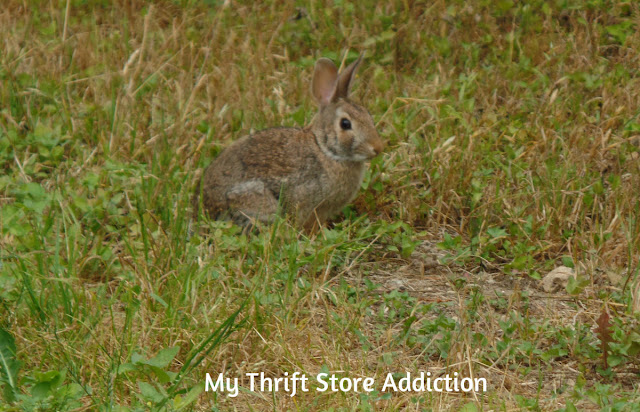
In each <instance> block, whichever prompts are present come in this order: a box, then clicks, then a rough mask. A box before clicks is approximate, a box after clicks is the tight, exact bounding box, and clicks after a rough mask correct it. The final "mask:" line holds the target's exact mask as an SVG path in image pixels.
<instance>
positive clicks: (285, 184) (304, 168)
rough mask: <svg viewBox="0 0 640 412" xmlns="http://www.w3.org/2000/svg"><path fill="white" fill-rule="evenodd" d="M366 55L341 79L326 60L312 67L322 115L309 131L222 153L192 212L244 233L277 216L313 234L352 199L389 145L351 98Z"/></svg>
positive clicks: (273, 133)
mask: <svg viewBox="0 0 640 412" xmlns="http://www.w3.org/2000/svg"><path fill="white" fill-rule="evenodd" d="M361 60H362V55H361V56H360V57H359V58H358V59H357V60H356V61H354V62H353V63H351V64H350V65H349V66H348V67H347V68H345V69H344V70H343V71H342V72H340V73H339V74H338V69H337V68H336V66H335V65H334V64H333V62H332V61H331V60H329V59H326V58H321V59H319V60H318V61H317V62H316V64H315V69H314V74H313V80H312V83H311V91H312V94H313V97H314V99H315V101H316V103H317V104H318V107H319V110H318V113H317V114H316V115H315V117H314V118H313V120H312V121H311V123H310V124H309V125H307V126H305V127H304V128H284V127H277V128H272V129H266V130H262V131H260V132H257V133H255V134H252V135H249V136H245V137H243V138H241V139H239V140H237V141H235V142H234V143H232V144H231V145H230V146H229V147H227V148H226V149H225V150H223V151H222V152H221V153H220V155H219V156H218V157H217V158H216V159H215V160H214V161H213V162H212V163H211V164H210V165H209V167H207V168H206V170H205V171H204V173H203V175H202V178H201V180H200V183H199V184H198V185H197V190H196V193H195V194H194V196H193V200H192V204H193V208H194V211H195V212H196V213H197V211H198V210H199V209H200V206H201V207H202V209H203V212H204V213H205V214H207V215H208V216H209V217H210V218H213V219H222V218H230V219H232V220H233V221H235V222H236V223H238V224H239V225H241V226H244V227H251V226H253V224H255V222H256V221H260V222H263V223H269V222H271V221H273V218H274V217H275V216H276V215H277V214H278V213H279V212H285V213H286V214H287V215H290V216H291V217H292V218H293V221H294V223H295V224H296V225H297V226H302V227H304V228H305V229H309V230H313V229H314V228H317V227H319V226H320V225H322V224H323V223H324V222H325V221H326V220H327V219H329V218H330V217H331V216H333V215H335V214H336V213H338V212H339V211H340V210H341V209H342V208H343V207H344V206H346V205H347V204H348V203H349V202H351V201H352V200H353V198H354V197H355V195H356V194H357V192H358V189H359V188H360V185H361V184H362V179H363V176H364V171H365V161H367V160H369V159H371V158H373V157H374V156H376V155H377V154H379V153H380V152H381V151H382V150H383V148H384V144H383V141H382V139H381V138H380V135H379V134H378V132H377V131H376V129H375V126H374V123H373V119H372V118H371V115H370V114H369V112H368V111H367V110H366V109H365V108H364V107H362V106H359V105H357V104H355V103H354V102H352V101H351V100H350V99H349V88H350V85H351V82H352V80H353V78H354V75H355V72H356V69H357V68H358V65H359V64H360V61H361Z"/></svg>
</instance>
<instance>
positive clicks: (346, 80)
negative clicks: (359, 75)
mask: <svg viewBox="0 0 640 412" xmlns="http://www.w3.org/2000/svg"><path fill="white" fill-rule="evenodd" d="M363 56H364V53H362V54H360V56H359V57H358V60H356V61H354V62H353V63H351V64H350V65H349V66H347V68H346V69H344V70H343V71H341V72H340V75H339V76H338V85H337V87H336V94H335V96H333V99H334V100H335V99H337V98H339V97H343V98H346V97H347V96H348V95H349V86H350V85H351V80H352V79H353V77H354V76H355V74H356V70H357V69H358V65H359V64H360V62H361V61H362V57H363Z"/></svg>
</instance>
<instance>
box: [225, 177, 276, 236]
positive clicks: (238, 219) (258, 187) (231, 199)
mask: <svg viewBox="0 0 640 412" xmlns="http://www.w3.org/2000/svg"><path fill="white" fill-rule="evenodd" d="M227 201H228V204H229V209H230V211H231V218H232V220H233V221H234V222H235V223H236V224H237V225H239V226H242V227H244V228H245V229H247V228H251V227H254V226H255V224H256V223H257V222H260V223H265V224H269V223H272V222H273V220H274V218H275V217H276V215H277V214H278V199H277V198H276V196H275V195H274V194H273V193H272V192H271V191H270V190H269V189H268V188H267V187H266V186H265V185H264V182H262V181H261V180H259V179H252V180H248V181H246V182H242V183H238V184H236V185H234V186H233V187H232V188H231V189H230V190H229V191H228V192H227Z"/></svg>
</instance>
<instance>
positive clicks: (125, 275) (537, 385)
mask: <svg viewBox="0 0 640 412" xmlns="http://www.w3.org/2000/svg"><path fill="white" fill-rule="evenodd" d="M192 3H195V2H190V1H173V2H172V1H168V0H166V1H157V2H152V3H150V4H147V2H143V1H139V0H129V1H123V0H118V1H116V2H113V3H110V2H99V1H98V2H83V1H76V0H72V1H66V0H64V1H63V0H60V1H57V0H52V1H34V2H25V1H19V0H8V1H5V4H3V8H2V10H0V39H1V40H0V49H1V50H2V53H1V55H0V149H4V150H5V151H6V155H4V154H0V211H2V216H1V217H0V249H1V250H2V252H1V255H0V258H2V260H1V261H0V263H3V266H0V272H2V273H0V276H1V277H0V290H2V289H3V288H4V290H5V291H6V292H1V293H0V304H2V306H3V307H4V308H6V309H7V310H6V311H5V312H4V313H2V314H0V322H1V324H2V326H3V327H5V328H7V329H9V330H11V332H12V334H13V335H14V337H15V338H16V344H17V346H18V348H19V351H18V357H19V358H20V359H21V360H22V361H23V362H24V366H23V372H22V373H23V374H25V375H30V374H31V373H32V371H36V370H42V371H44V370H49V369H51V370H62V369H67V370H68V371H69V375H68V380H69V381H70V382H77V383H81V384H82V385H84V386H86V387H91V388H92V391H93V393H92V395H85V396H83V397H82V402H83V404H84V405H85V407H86V409H87V410H90V409H92V408H94V407H96V406H98V405H100V406H104V407H108V405H111V406H114V405H116V404H121V405H141V404H142V403H141V402H142V401H139V400H137V398H135V396H134V395H135V394H138V393H140V390H139V388H138V386H137V381H139V380H140V379H143V378H142V377H140V376H136V377H133V378H128V377H125V376H122V375H117V374H116V373H115V368H117V365H118V364H120V363H123V362H128V361H130V357H131V354H132V353H133V352H135V351H139V352H145V353H147V354H149V355H152V354H154V353H157V352H158V351H159V350H161V349H163V348H166V347H169V346H174V345H177V346H180V347H181V352H180V353H179V355H178V356H177V358H176V361H175V363H174V364H172V368H171V369H172V370H174V371H177V370H178V369H179V368H180V367H181V366H182V363H183V362H186V359H187V356H186V355H187V353H188V352H189V351H190V350H192V349H193V348H194V347H196V346H197V344H198V343H200V342H202V340H203V339H204V338H205V337H206V336H208V334H209V333H211V332H212V331H213V330H215V329H216V328H217V327H218V326H219V325H220V324H221V322H222V321H223V320H224V319H226V318H227V317H228V316H229V315H231V313H232V312H233V311H234V310H235V309H236V308H237V307H238V306H239V304H240V302H241V301H243V300H244V298H246V297H247V296H252V297H251V299H250V303H249V304H248V306H247V307H246V308H244V309H243V311H242V313H241V315H240V318H241V319H242V320H243V321H244V322H245V323H244V324H243V326H242V327H240V329H238V330H237V331H236V332H234V334H233V335H232V336H231V337H230V338H229V339H228V340H225V341H224V342H223V343H222V344H221V345H220V346H219V347H216V348H215V350H214V351H213V352H211V354H210V355H209V356H208V357H207V358H206V360H205V362H203V364H202V365H200V366H199V367H198V368H197V369H196V370H195V371H194V372H192V373H191V374H190V375H189V376H188V377H187V378H186V381H185V383H184V385H185V387H192V386H194V385H196V384H197V383H198V382H200V383H201V382H202V380H203V376H204V373H205V372H211V373H214V372H215V373H217V372H218V371H224V372H226V373H227V374H228V376H238V375H241V374H243V373H246V372H254V371H264V372H265V373H268V374H270V375H272V376H281V375H282V373H283V371H291V372H293V371H302V372H305V373H307V374H308V375H310V376H311V375H314V374H316V373H318V372H319V370H320V369H321V368H323V367H325V368H327V369H328V370H330V371H332V372H334V373H342V374H344V375H347V376H350V377H366V376H375V377H377V378H378V379H377V380H378V381H379V382H380V381H381V380H382V379H383V377H384V376H385V374H386V373H388V372H402V371H404V370H411V371H417V370H430V371H432V372H438V373H445V372H447V373H449V374H451V373H453V372H458V373H460V374H461V375H464V376H468V375H469V374H471V373H473V374H474V375H476V376H483V377H486V378H487V379H488V380H489V383H490V391H489V392H488V393H487V394H428V395H426V396H425V397H423V398H421V399H420V403H416V400H417V399H414V398H413V395H409V394H394V395H393V396H392V397H391V398H390V399H382V400H375V401H374V400H373V399H371V400H367V399H364V398H361V397H359V396H357V395H354V394H330V393H327V394H324V395H318V394H316V393H308V394H300V395H298V396H296V397H294V398H290V397H287V396H286V394H282V393H280V394H277V395H276V396H271V395H270V394H268V393H265V394H257V395H256V394H247V393H242V394H241V395H240V396H239V397H238V398H236V399H230V398H225V397H224V396H218V397H217V398H215V397H214V396H212V395H211V394H205V395H202V396H201V397H200V398H199V400H198V402H197V403H196V405H197V406H195V408H196V410H208V408H211V407H212V406H213V405H218V407H219V408H220V410H230V409H233V410H297V409H300V410H326V409H328V408H330V407H334V408H336V410H338V409H340V410H352V409H357V408H362V410H368V409H367V407H369V406H367V405H369V403H371V405H373V406H371V407H373V408H375V410H414V409H415V410H420V409H421V408H431V409H432V410H454V409H458V408H460V407H462V406H463V405H465V404H467V403H469V402H475V403H477V404H478V405H484V406H485V407H486V409H487V410H489V409H498V408H500V409H505V410H516V409H521V408H525V407H530V408H531V409H538V410H556V409H559V408H562V407H564V406H565V402H566V401H567V400H573V402H575V405H576V406H577V407H578V408H580V409H581V410H587V409H590V408H596V406H595V403H594V402H591V401H589V400H587V399H585V398H584V393H585V392H584V390H582V389H575V387H576V382H578V381H580V380H584V381H586V382H587V383H586V388H594V387H595V386H596V383H603V384H607V385H611V388H612V389H611V391H612V392H613V394H612V395H610V398H607V399H611V400H612V401H613V400H615V399H616V396H617V395H620V399H626V400H629V401H630V402H631V401H632V400H634V399H635V400H637V398H638V395H637V393H638V392H637V384H636V383H635V381H636V380H637V379H636V378H637V373H638V365H637V355H633V356H628V357H625V358H624V359H625V361H624V362H623V364H621V365H620V366H619V367H617V368H614V369H613V372H612V373H611V374H610V375H607V374H605V373H601V372H600V371H598V370H597V368H598V367H599V366H600V362H599V359H598V357H597V355H594V350H595V349H593V348H597V347H598V341H597V338H596V337H595V335H593V333H592V332H591V331H590V327H589V325H595V320H596V319H597V318H598V316H599V314H600V313H601V311H602V310H603V308H608V309H609V310H610V311H611V312H612V313H613V316H614V318H615V319H616V320H617V321H618V323H617V324H616V328H617V329H616V330H617V331H618V332H619V333H620V335H619V336H617V338H616V339H622V338H623V335H624V336H631V335H632V334H633V333H638V332H637V331H638V325H637V316H636V315H635V314H636V313H637V310H638V304H637V302H638V299H639V298H638V281H637V279H635V278H634V276H636V275H637V273H638V250H640V221H639V219H638V216H639V213H638V211H639V207H640V203H639V199H638V188H639V187H640V161H639V157H638V153H639V151H638V146H639V144H640V143H639V142H640V121H638V119H637V117H638V114H639V113H640V111H639V109H638V108H639V107H640V105H639V102H640V92H639V91H640V77H639V76H638V75H637V68H638V67H639V66H640V59H639V54H638V50H640V34H638V31H637V30H635V29H634V27H636V26H637V21H638V16H640V10H639V7H638V5H637V4H635V3H633V2H615V1H602V2H598V1H594V2H591V3H590V4H591V5H587V4H582V2H568V4H566V5H564V6H563V5H559V4H553V5H551V4H547V6H545V7H543V6H542V3H541V2H537V1H531V2H523V4H517V5H515V6H514V7H513V8H511V9H508V10H504V11H501V10H500V7H498V6H495V5H491V4H484V2H482V1H469V2H464V3H454V4H447V2H443V1H437V2H420V1H402V2H393V3H388V4H378V3H371V4H369V3H368V2H360V3H353V4H349V5H347V4H343V5H342V6H339V5H334V3H331V2H314V3H310V4H309V5H307V6H305V8H296V7H294V6H293V5H292V4H291V3H288V2H282V1H270V2H266V3H264V4H258V3H256V4H251V3H250V4H240V3H237V2H231V1H224V2H214V4H213V5H211V6H209V5H206V4H205V3H203V4H192ZM525 3H526V4H525ZM505 4H506V3H505ZM527 4H528V5H527ZM67 5H69V7H68V8H67ZM67 10H68V13H67ZM625 22H630V24H631V25H632V26H630V27H631V28H629V27H627V28H626V29H625V28H624V27H623V28H622V29H620V30H622V31H623V32H624V34H625V35H624V38H618V37H616V33H618V32H617V31H615V30H617V29H615V28H616V27H619V26H620V25H621V24H623V23H625ZM612 28H614V29H615V30H614V29H612ZM364 49H366V50H367V56H368V57H367V61H366V63H365V64H363V67H362V70H361V72H360V73H359V77H358V79H357V81H356V90H355V95H356V96H357V98H358V99H359V100H361V101H362V102H364V103H365V105H366V106H367V107H368V108H369V109H370V111H371V112H372V113H373V115H374V118H375V119H376V121H377V122H378V123H377V124H378V128H379V130H380V132H381V134H382V135H384V136H385V137H386V138H387V139H388V143H389V144H388V148H387V150H386V152H385V154H384V156H383V157H382V158H381V159H378V160H376V161H374V164H373V165H372V168H371V174H370V176H368V177H367V179H368V180H367V187H366V189H365V190H363V192H362V194H361V196H360V197H359V198H358V199H357V200H356V201H355V202H354V206H353V207H352V208H351V210H352V212H353V215H354V216H355V217H354V218H353V220H355V218H356V217H364V216H368V218H367V219H364V220H361V221H359V222H356V223H353V222H351V221H350V220H349V219H350V218H347V219H346V220H345V221H344V222H342V221H341V218H339V219H337V220H336V223H335V224H336V226H335V229H334V230H333V231H327V232H325V233H323V234H321V235H320V236H319V237H318V238H315V239H306V238H304V237H303V236H300V235H295V234H292V233H291V230H289V229H287V228H284V229H281V231H279V232H277V234H276V235H274V237H273V238H268V237H266V236H265V237H264V238H260V239H257V240H256V239H249V240H247V239H245V238H239V239H240V240H237V241H235V240H234V239H235V238H236V237H237V236H235V235H234V234H233V232H232V230H231V229H230V228H229V227H224V225H220V226H215V225H214V226H215V227H209V232H208V233H209V234H208V235H204V240H202V239H201V238H200V237H197V236H196V239H198V240H194V239H189V240H185V239H186V238H187V230H186V226H187V225H188V213H187V205H188V199H189V197H190V193H191V190H192V184H193V182H195V181H196V180H197V177H198V175H199V173H200V171H201V169H202V167H203V166H205V165H206V164H208V163H209V162H210V161H211V160H212V159H213V158H214V156H215V155H216V154H217V153H218V152H219V150H221V149H222V148H223V147H225V146H226V145H228V144H229V142H230V141H232V140H234V139H236V138H238V137H240V136H242V135H243V134H246V133H248V132H250V131H252V130H258V129H261V128H264V127H268V126H274V125H280V124H285V125H294V124H299V123H301V122H305V121H309V120H310V119H311V117H312V116H313V113H314V110H315V109H314V107H313V104H312V102H311V99H310V97H309V93H308V85H309V80H310V76H311V69H312V65H313V62H314V60H315V58H317V57H320V56H329V57H332V58H334V60H336V61H337V62H339V63H341V64H344V63H346V62H348V61H350V60H351V58H352V57H353V55H354V54H355V53H357V52H358V51H360V50H364ZM349 53H350V54H349ZM39 128H40V129H42V128H44V129H45V131H46V130H49V129H50V130H51V131H53V133H50V134H46V133H44V134H38V133H39V132H38V130H40V129H39ZM38 136H40V137H38ZM43 136H44V137H43ZM3 139H4V140H3ZM3 142H5V143H3ZM51 142H53V143H51ZM55 147H61V148H62V149H63V150H62V153H61V154H58V155H55V154H53V151H54V148H55ZM29 182H34V183H37V184H39V185H40V186H41V187H42V188H43V189H44V191H45V192H46V193H47V194H50V195H51V196H52V198H51V199H49V200H50V202H48V203H47V204H46V207H44V208H43V209H42V210H39V211H38V210H37V208H35V209H32V208H30V207H31V206H30V203H29V201H36V200H37V199H36V197H34V196H35V195H33V196H32V195H30V194H24V193H26V192H25V191H24V190H27V189H24V188H25V187H27V186H25V185H26V184H27V183H29ZM30 196H31V197H30ZM25 199H26V200H25ZM34 199H35V200H34ZM16 205H18V206H16ZM14 206H15V207H16V208H17V209H14V208H13V207H14ZM16 210H18V211H16ZM378 220H384V221H387V222H389V223H388V225H390V224H393V223H394V222H400V221H401V222H404V223H406V225H407V226H406V227H405V228H400V229H389V228H388V227H387V226H384V225H383V227H382V229H379V232H375V230H377V229H375V222H376V221H378ZM371 222H373V223H371ZM370 225H373V226H371V227H373V229H369V228H370ZM494 229H501V230H503V231H504V232H501V233H503V234H501V235H499V236H497V237H496V236H495V235H494V233H496V232H494V231H493V230H494ZM334 232H336V233H334ZM445 234H446V235H450V236H451V237H453V238H455V237H456V236H458V235H459V236H460V243H459V244H457V245H456V246H455V247H452V248H451V249H450V250H448V251H446V252H443V251H441V250H439V249H436V248H435V247H434V246H433V245H435V243H437V242H440V241H442V240H443V239H444V238H445ZM332 236H333V237H332ZM402 236H405V237H407V238H410V240H411V241H413V242H416V243H418V244H419V245H418V246H417V248H416V250H415V251H414V252H413V253H409V254H407V255H404V256H403V255H402V254H401V253H400V252H396V251H394V250H393V249H392V248H389V246H392V245H393V246H397V249H402V247H401V245H400V243H401V240H398V239H404V238H403V237H402ZM354 239H355V240H354ZM201 240H202V243H200V241H201ZM291 242H299V243H300V246H299V249H298V250H295V251H291V250H289V249H288V248H289V247H290V244H291ZM465 248H466V251H465ZM397 249H396V250H397ZM447 254H450V255H453V256H458V258H457V259H455V260H453V261H451V260H445V261H444V263H442V262H438V259H440V260H442V258H443V256H445V255H447ZM314 255H315V257H314ZM563 258H565V261H566V260H567V259H569V260H571V261H572V262H573V263H574V265H575V267H576V271H577V273H578V275H579V277H580V278H584V279H587V280H588V282H586V284H585V285H584V287H583V288H581V289H579V290H577V291H576V293H575V294H574V295H569V294H567V292H565V291H562V292H558V293H557V294H555V295H548V294H546V293H544V292H542V291H540V290H539V287H538V281H537V280H535V278H536V277H537V276H538V275H539V274H542V275H544V273H546V272H547V271H548V270H550V269H552V268H553V267H554V266H556V265H558V264H560V262H561V261H562V259H563ZM518 259H523V260H522V262H520V261H519V260H518ZM299 261H304V262H305V264H304V265H302V266H301V267H297V266H296V262H299ZM291 267H294V268H295V269H294V272H295V273H296V277H295V278H291V277H290V276H289V275H287V273H289V272H288V270H290V269H289V268H291ZM288 276H289V277H288ZM29 279H30V280H29ZM365 279H368V280H369V281H371V282H373V283H374V284H376V285H378V287H375V288H372V287H370V285H369V284H368V283H367V282H366V281H365ZM628 279H630V280H629V282H628V284H627V283H626V281H627V280H628ZM29 282H30V283H29ZM625 284H626V288H625V289H624V290H623V285H625ZM630 291H635V292H630ZM394 292H396V293H399V294H401V295H402V294H403V293H404V292H406V297H402V296H400V297H398V296H397V295H390V294H392V293H394ZM634 293H635V295H634ZM30 294H33V296H30ZM394 296H395V297H394ZM403 296H404V295H403ZM478 296H481V297H482V298H477V297H478ZM475 298H477V299H479V300H478V301H477V302H475V303H474V299H475ZM634 302H635V303H634ZM393 305H398V307H396V308H395V309H394V308H393ZM430 305H431V306H430ZM394 313H395V315H394ZM439 315H443V316H445V317H446V318H448V319H451V320H453V321H454V324H455V325H456V326H455V327H454V328H453V329H452V330H451V331H449V332H451V333H452V337H450V345H449V346H448V347H443V348H440V349H438V350H435V349H434V348H435V347H436V346H437V343H438V342H440V341H442V340H443V339H444V335H443V333H445V332H444V331H438V332H437V333H436V332H433V333H431V332H428V333H427V332H424V331H422V332H420V330H421V326H420V325H421V324H422V323H423V322H427V323H428V322H433V321H434V319H438V316H439ZM394 316H396V317H394ZM411 316H415V319H413V321H412V322H413V323H412V325H411V326H410V327H408V330H406V331H405V330H404V329H403V328H404V321H405V320H406V319H407V318H410V317H411ZM505 328H511V329H510V331H509V332H508V333H507V332H506V331H505ZM572 331H573V332H572ZM478 335H482V336H484V340H483V341H482V344H479V343H478V342H480V341H479V340H478V339H480V338H479V336H478ZM507 335H508V336H507ZM447 339H449V338H447ZM563 342H564V343H563ZM526 343H529V344H530V345H532V347H534V348H535V349H536V350H537V352H536V351H533V352H531V353H528V354H525V352H526V349H524V347H525V344H526ZM556 344H559V345H564V346H563V348H564V349H566V352H567V353H566V354H562V355H558V356H555V357H553V356H552V358H551V359H546V358H544V357H543V356H542V354H543V352H545V351H547V350H548V349H549V348H550V347H553V345H556ZM636 344H640V342H636ZM615 385H618V386H615ZM580 390H582V392H580ZM585 390H586V389H585ZM23 391H27V389H23ZM616 391H619V392H620V394H617V393H616ZM580 397H582V398H583V399H578V398H580ZM523 399H524V401H523ZM536 399H537V400H538V402H537V404H536V403H535V402H534V401H535V400H536ZM527 400H528V401H531V402H532V403H526V402H525V401H527ZM136 402H137V403H136Z"/></svg>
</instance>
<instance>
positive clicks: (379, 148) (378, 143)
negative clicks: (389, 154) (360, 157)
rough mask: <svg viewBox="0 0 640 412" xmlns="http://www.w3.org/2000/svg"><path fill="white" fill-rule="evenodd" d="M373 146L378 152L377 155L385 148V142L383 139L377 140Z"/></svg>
mask: <svg viewBox="0 0 640 412" xmlns="http://www.w3.org/2000/svg"><path fill="white" fill-rule="evenodd" d="M371 147H372V148H373V151H374V152H375V153H376V155H379V154H380V153H382V151H383V150H384V143H383V142H382V140H375V141H374V142H373V144H372V145H371Z"/></svg>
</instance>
